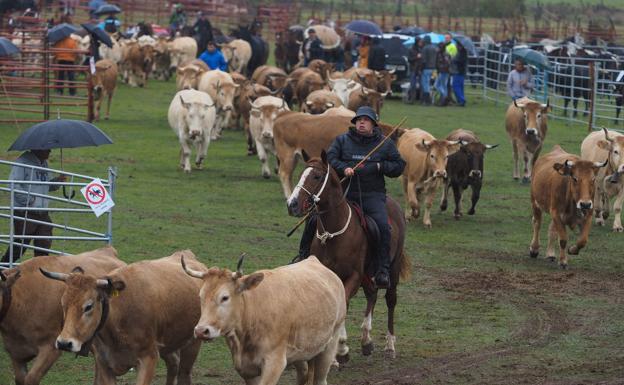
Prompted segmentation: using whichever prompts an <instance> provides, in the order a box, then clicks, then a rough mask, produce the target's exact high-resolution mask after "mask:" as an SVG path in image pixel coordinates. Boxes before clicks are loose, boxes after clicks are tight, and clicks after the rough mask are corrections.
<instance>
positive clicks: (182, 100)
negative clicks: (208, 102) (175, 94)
mask: <svg viewBox="0 0 624 385" xmlns="http://www.w3.org/2000/svg"><path fill="white" fill-rule="evenodd" d="M180 101H181V102H182V107H184V105H185V104H186V103H185V102H184V99H182V95H180ZM184 108H186V107H184Z"/></svg>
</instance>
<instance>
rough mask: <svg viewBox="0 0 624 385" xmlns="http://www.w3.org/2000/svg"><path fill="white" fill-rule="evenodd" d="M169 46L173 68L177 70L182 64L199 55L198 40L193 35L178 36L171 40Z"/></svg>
mask: <svg viewBox="0 0 624 385" xmlns="http://www.w3.org/2000/svg"><path fill="white" fill-rule="evenodd" d="M168 48H169V56H170V60H171V63H170V65H171V67H170V68H171V70H175V69H176V68H177V67H178V66H179V65H180V64H182V63H186V62H189V61H191V60H193V59H195V58H196V57H197V42H196V41H195V39H193V38H192V37H188V36H183V37H176V38H175V39H174V40H173V41H171V42H169V46H168Z"/></svg>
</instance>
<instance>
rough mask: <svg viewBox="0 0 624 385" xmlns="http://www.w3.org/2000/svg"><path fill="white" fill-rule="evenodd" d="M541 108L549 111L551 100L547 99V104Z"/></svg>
mask: <svg viewBox="0 0 624 385" xmlns="http://www.w3.org/2000/svg"><path fill="white" fill-rule="evenodd" d="M514 101H515V100H514ZM541 107H542V108H544V109H547V108H548V107H550V99H546V104H541Z"/></svg>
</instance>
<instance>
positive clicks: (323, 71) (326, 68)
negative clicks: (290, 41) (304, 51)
mask: <svg viewBox="0 0 624 385" xmlns="http://www.w3.org/2000/svg"><path fill="white" fill-rule="evenodd" d="M308 69H310V70H312V71H314V72H316V73H317V74H319V75H321V77H322V78H323V80H324V81H327V73H328V72H331V71H333V70H334V65H333V64H332V63H328V62H326V61H325V60H321V59H314V60H312V61H310V63H308Z"/></svg>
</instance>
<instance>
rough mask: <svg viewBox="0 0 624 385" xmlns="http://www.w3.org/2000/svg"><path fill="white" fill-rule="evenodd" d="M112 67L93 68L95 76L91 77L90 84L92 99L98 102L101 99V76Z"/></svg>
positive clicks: (102, 86) (102, 85) (102, 87)
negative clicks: (91, 86) (91, 85)
mask: <svg viewBox="0 0 624 385" xmlns="http://www.w3.org/2000/svg"><path fill="white" fill-rule="evenodd" d="M112 66H113V65H112V64H110V65H108V66H106V67H98V66H96V67H95V75H94V76H93V77H92V79H91V82H92V84H93V99H95V100H100V98H101V97H102V90H103V89H104V84H103V79H102V76H104V74H105V73H106V71H108V69H109V68H111V67H112Z"/></svg>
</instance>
